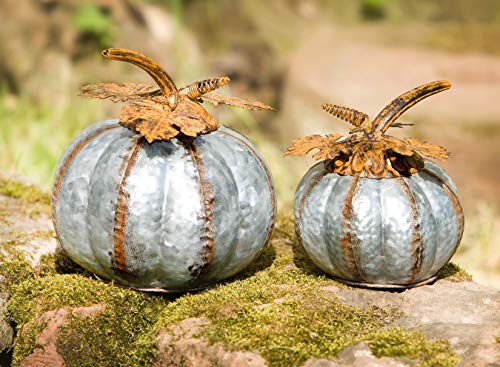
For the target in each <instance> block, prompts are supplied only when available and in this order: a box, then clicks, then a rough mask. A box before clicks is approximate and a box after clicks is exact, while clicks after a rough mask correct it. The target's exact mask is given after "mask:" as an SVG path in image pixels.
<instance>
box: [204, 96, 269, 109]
mask: <svg viewBox="0 0 500 367" xmlns="http://www.w3.org/2000/svg"><path fill="white" fill-rule="evenodd" d="M201 99H202V100H203V102H210V103H213V104H214V105H215V106H217V105H219V104H227V105H229V106H234V107H239V108H244V109H246V110H253V111H256V110H268V111H276V109H274V108H272V107H271V106H268V105H266V104H264V103H262V102H258V101H254V100H251V99H247V98H237V97H228V96H222V95H220V94H217V93H207V94H204V95H202V96H201Z"/></svg>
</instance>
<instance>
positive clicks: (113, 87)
mask: <svg viewBox="0 0 500 367" xmlns="http://www.w3.org/2000/svg"><path fill="white" fill-rule="evenodd" d="M80 91H81V93H80V95H81V96H84V97H89V98H100V99H106V98H107V99H110V100H111V101H113V102H125V101H130V100H141V99H144V98H147V97H149V96H151V95H154V94H156V93H157V92H159V91H160V90H159V89H158V88H156V87H153V86H152V85H149V84H137V83H123V84H122V85H120V84H115V83H108V84H88V85H84V86H83V87H81V89H80Z"/></svg>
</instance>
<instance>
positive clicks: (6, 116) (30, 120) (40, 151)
mask: <svg viewBox="0 0 500 367" xmlns="http://www.w3.org/2000/svg"><path fill="white" fill-rule="evenodd" d="M97 106H98V105H97V104H96V103H93V102H89V101H86V100H84V99H83V98H79V99H76V98H75V99H74V100H72V101H71V102H69V103H68V104H65V105H64V106H59V107H58V106H54V107H53V106H47V105H37V104H35V103H33V102H31V101H28V100H26V99H24V98H17V97H13V96H10V95H7V94H5V93H3V94H0V150H1V151H2V154H1V155H0V170H4V171H10V172H15V173H17V174H20V175H23V176H25V177H29V178H30V180H32V181H33V182H35V183H37V184H39V185H40V186H41V187H42V188H43V189H45V190H49V189H50V187H51V184H52V175H53V172H54V169H55V166H56V164H57V161H58V159H59V157H60V156H61V154H62V152H63V150H64V148H65V146H66V145H67V144H68V143H69V142H70V141H71V139H73V138H74V137H75V136H76V134H77V133H78V132H79V131H81V130H82V129H83V128H84V127H86V126H89V125H91V124H92V123H94V122H97V121H99V120H102V119H104V116H105V113H106V110H104V109H102V110H99V109H98V107H97Z"/></svg>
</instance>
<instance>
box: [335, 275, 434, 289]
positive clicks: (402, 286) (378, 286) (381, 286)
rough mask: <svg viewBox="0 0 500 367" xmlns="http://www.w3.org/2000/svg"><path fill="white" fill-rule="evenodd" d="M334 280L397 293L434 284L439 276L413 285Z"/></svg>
mask: <svg viewBox="0 0 500 367" xmlns="http://www.w3.org/2000/svg"><path fill="white" fill-rule="evenodd" d="M332 278H333V279H335V280H337V281H339V282H341V283H344V284H347V285H350V286H352V287H357V288H369V289H379V290H387V291H391V290H395V291H397V290H405V289H409V288H415V287H420V286H423V285H427V284H431V283H434V282H435V281H436V280H437V278H438V275H437V274H436V275H434V276H432V277H430V278H427V279H425V280H421V281H420V282H416V283H411V284H382V283H359V282H353V281H351V280H346V279H342V278H337V277H334V276H332Z"/></svg>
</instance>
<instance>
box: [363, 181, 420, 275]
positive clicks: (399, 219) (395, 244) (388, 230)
mask: <svg viewBox="0 0 500 367" xmlns="http://www.w3.org/2000/svg"><path fill="white" fill-rule="evenodd" d="M398 180H399V179H388V180H381V192H380V197H381V200H382V213H383V215H382V232H383V234H382V235H383V238H384V241H383V242H382V246H383V250H382V251H383V253H384V256H385V260H386V263H385V267H384V274H385V277H384V278H385V282H384V283H390V284H399V283H407V282H408V281H409V280H410V278H411V269H412V257H411V253H412V248H411V243H412V237H413V229H414V223H413V215H412V205H411V203H410V198H409V197H408V194H407V193H406V190H404V189H403V188H402V187H401V185H400V183H399V182H398ZM372 215H381V213H373V214H372Z"/></svg>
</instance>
